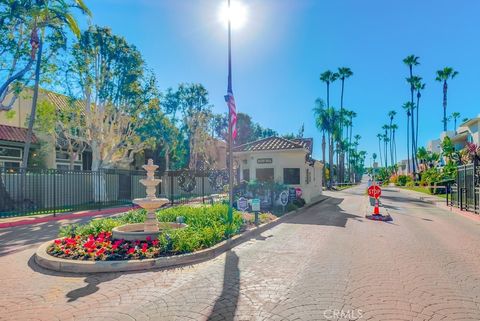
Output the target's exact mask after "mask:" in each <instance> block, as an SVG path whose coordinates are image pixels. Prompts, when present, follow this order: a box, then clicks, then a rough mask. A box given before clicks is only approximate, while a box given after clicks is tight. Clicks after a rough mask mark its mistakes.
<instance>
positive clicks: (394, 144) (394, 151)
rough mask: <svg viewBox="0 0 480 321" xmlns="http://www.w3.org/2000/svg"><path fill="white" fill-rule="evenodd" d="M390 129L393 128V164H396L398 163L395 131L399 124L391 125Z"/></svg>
mask: <svg viewBox="0 0 480 321" xmlns="http://www.w3.org/2000/svg"><path fill="white" fill-rule="evenodd" d="M390 129H391V130H392V145H393V155H394V162H393V164H394V165H396V164H397V141H396V140H395V132H396V131H397V129H398V125H397V124H392V125H391V126H390Z"/></svg>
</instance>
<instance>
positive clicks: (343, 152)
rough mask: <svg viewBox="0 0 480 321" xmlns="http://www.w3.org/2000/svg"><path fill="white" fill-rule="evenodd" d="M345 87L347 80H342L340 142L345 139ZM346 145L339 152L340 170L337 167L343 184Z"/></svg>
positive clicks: (342, 145)
mask: <svg viewBox="0 0 480 321" xmlns="http://www.w3.org/2000/svg"><path fill="white" fill-rule="evenodd" d="M344 87H345V78H342V91H341V94H340V140H342V138H343V92H344V89H345V88H344ZM344 147H345V146H344V144H341V146H340V150H339V151H338V152H339V153H340V168H339V167H338V165H337V170H338V171H339V180H340V182H341V183H343V182H344V181H345V178H344V176H345V167H344V158H345V150H344Z"/></svg>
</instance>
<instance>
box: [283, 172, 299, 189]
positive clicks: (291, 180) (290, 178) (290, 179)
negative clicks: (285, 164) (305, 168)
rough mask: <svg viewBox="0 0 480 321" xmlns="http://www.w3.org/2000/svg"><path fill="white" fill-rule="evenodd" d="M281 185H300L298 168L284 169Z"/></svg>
mask: <svg viewBox="0 0 480 321" xmlns="http://www.w3.org/2000/svg"><path fill="white" fill-rule="evenodd" d="M283 183H284V184H289V185H300V168H284V169H283Z"/></svg>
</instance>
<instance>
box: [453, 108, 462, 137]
mask: <svg viewBox="0 0 480 321" xmlns="http://www.w3.org/2000/svg"><path fill="white" fill-rule="evenodd" d="M452 118H453V126H454V127H453V130H454V131H455V134H456V133H457V119H459V118H460V113H459V112H457V111H455V112H453V113H452Z"/></svg>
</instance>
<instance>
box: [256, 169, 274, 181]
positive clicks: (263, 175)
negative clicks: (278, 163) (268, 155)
mask: <svg viewBox="0 0 480 321" xmlns="http://www.w3.org/2000/svg"><path fill="white" fill-rule="evenodd" d="M256 177H257V181H260V182H273V181H274V178H275V176H274V172H273V168H257V169H256Z"/></svg>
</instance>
